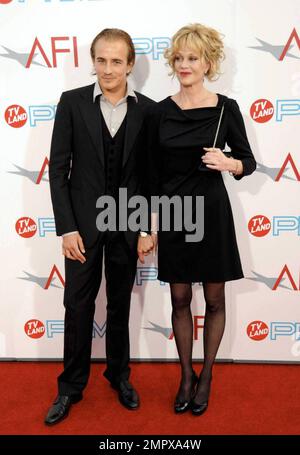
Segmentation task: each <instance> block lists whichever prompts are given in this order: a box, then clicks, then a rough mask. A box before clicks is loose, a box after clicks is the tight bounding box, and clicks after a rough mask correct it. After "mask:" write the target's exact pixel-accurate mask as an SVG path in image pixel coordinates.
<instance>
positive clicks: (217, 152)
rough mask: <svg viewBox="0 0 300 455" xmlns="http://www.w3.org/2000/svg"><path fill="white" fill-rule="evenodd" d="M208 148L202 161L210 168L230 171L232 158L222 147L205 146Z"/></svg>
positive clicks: (204, 148)
mask: <svg viewBox="0 0 300 455" xmlns="http://www.w3.org/2000/svg"><path fill="white" fill-rule="evenodd" d="M203 150H206V153H205V155H202V156H201V158H202V161H203V163H204V164H206V167H208V168H209V169H214V170H215V171H229V170H231V167H232V159H231V158H228V157H227V156H226V155H224V153H223V152H222V150H221V149H218V148H213V147H203Z"/></svg>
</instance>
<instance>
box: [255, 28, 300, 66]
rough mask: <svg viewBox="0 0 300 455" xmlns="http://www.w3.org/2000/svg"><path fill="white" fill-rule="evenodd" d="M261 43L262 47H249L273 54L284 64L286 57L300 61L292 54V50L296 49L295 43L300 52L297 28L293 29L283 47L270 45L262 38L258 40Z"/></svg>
mask: <svg viewBox="0 0 300 455" xmlns="http://www.w3.org/2000/svg"><path fill="white" fill-rule="evenodd" d="M256 39H257V41H258V42H259V43H260V46H248V47H249V48H250V49H255V50H258V51H262V52H267V53H269V54H271V55H272V56H273V57H274V58H275V59H276V60H278V61H280V62H282V61H283V60H284V59H285V58H286V57H289V58H296V59H299V58H300V57H299V56H297V55H295V54H294V53H293V54H291V53H290V50H291V49H292V48H293V47H294V43H295V44H296V46H297V47H298V49H299V51H300V38H299V35H298V33H297V30H296V28H293V30H292V32H291V34H290V36H289V38H288V40H287V42H286V43H285V44H281V45H274V44H270V43H268V42H267V41H263V40H262V39H260V38H256Z"/></svg>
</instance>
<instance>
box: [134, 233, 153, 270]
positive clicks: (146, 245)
mask: <svg viewBox="0 0 300 455" xmlns="http://www.w3.org/2000/svg"><path fill="white" fill-rule="evenodd" d="M153 248H154V242H153V239H152V236H151V235H147V237H141V236H139V240H138V246H137V252H138V256H139V260H140V261H141V263H142V264H144V262H145V256H148V254H149V253H150V251H152V249H153Z"/></svg>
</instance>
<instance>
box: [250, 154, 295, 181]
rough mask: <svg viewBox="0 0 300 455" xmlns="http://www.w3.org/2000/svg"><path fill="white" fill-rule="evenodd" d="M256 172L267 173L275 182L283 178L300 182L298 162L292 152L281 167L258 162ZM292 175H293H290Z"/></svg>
mask: <svg viewBox="0 0 300 455" xmlns="http://www.w3.org/2000/svg"><path fill="white" fill-rule="evenodd" d="M256 172H260V173H261V174H265V175H267V176H268V177H270V178H271V179H272V180H273V181H274V182H279V180H281V178H283V179H287V180H292V181H296V180H297V181H298V182H300V172H299V170H298V168H297V166H296V163H295V161H294V159H293V157H292V155H291V154H290V153H288V155H287V156H286V158H285V159H284V162H283V164H282V165H281V167H270V166H266V165H264V164H261V163H257V167H256ZM287 174H290V175H292V177H291V176H290V175H287Z"/></svg>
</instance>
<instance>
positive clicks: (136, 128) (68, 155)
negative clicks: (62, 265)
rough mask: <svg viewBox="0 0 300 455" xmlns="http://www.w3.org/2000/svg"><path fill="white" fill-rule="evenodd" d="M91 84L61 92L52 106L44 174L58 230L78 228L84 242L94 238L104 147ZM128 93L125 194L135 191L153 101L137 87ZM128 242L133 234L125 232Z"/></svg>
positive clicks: (138, 187) (102, 189)
mask: <svg viewBox="0 0 300 455" xmlns="http://www.w3.org/2000/svg"><path fill="white" fill-rule="evenodd" d="M93 91H94V84H92V85H88V86H86V87H80V88H78V89H75V90H70V91H67V92H64V93H63V94H62V96H61V99H60V102H59V104H58V106H57V111H56V117H55V122H54V129H53V135H52V142H51V153H50V162H49V179H50V189H51V198H52V205H53V211H54V216H55V223H56V233H57V235H62V234H64V233H67V232H71V231H75V230H78V231H79V233H80V235H81V236H82V237H83V242H84V244H85V245H86V246H91V245H93V243H94V242H95V241H96V240H97V239H98V236H99V235H103V233H101V232H99V231H98V230H97V227H96V217H97V215H98V213H99V209H97V208H96V200H97V199H98V197H99V196H102V195H104V194H105V168H104V149H103V142H102V127H101V117H100V107H99V103H98V102H97V101H96V102H93ZM136 95H137V97H138V102H136V101H135V100H134V99H133V98H130V97H128V103H127V104H128V107H127V121H126V133H125V142H124V150H123V162H122V175H121V183H120V187H123V188H127V191H128V198H130V197H131V196H133V195H136V194H140V191H141V182H142V180H143V168H142V163H143V154H144V144H145V140H144V138H143V136H144V134H143V131H144V129H143V128H142V125H143V120H144V117H145V115H146V112H147V110H148V108H149V107H150V106H151V105H152V104H153V103H154V101H152V100H151V99H150V98H147V97H146V96H144V95H142V94H140V93H138V92H136ZM125 237H126V240H127V241H128V243H129V244H130V245H131V246H132V245H133V244H134V243H135V241H136V239H137V233H135V232H131V231H126V232H125Z"/></svg>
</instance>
